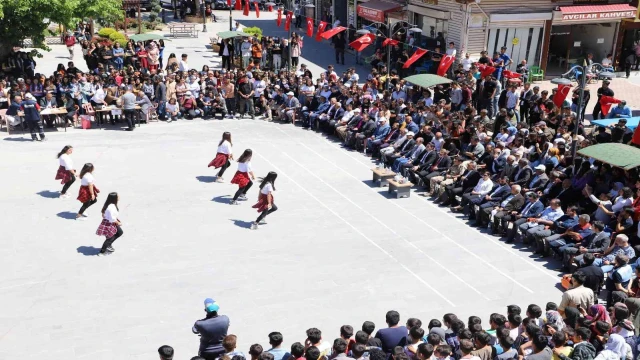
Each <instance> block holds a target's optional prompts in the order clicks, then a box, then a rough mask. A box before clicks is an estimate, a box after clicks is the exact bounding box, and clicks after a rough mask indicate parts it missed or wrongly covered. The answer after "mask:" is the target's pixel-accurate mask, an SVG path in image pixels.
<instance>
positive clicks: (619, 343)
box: [604, 334, 627, 359]
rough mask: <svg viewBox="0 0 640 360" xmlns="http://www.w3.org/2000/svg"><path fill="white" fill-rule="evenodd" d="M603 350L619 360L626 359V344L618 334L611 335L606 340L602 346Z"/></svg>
mask: <svg viewBox="0 0 640 360" xmlns="http://www.w3.org/2000/svg"><path fill="white" fill-rule="evenodd" d="M604 349H605V350H609V351H611V352H613V353H615V354H616V355H618V356H620V359H626V357H627V349H626V342H625V341H624V338H623V337H622V336H620V335H618V334H611V335H610V336H609V340H607V343H606V344H605V345H604Z"/></svg>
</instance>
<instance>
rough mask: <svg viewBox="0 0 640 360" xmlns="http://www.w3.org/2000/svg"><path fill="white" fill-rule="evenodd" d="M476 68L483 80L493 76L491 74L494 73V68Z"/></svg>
mask: <svg viewBox="0 0 640 360" xmlns="http://www.w3.org/2000/svg"><path fill="white" fill-rule="evenodd" d="M476 66H478V70H480V76H481V77H483V78H484V77H487V76H489V75H491V74H493V72H494V71H496V68H494V67H493V66H489V65H483V64H476Z"/></svg>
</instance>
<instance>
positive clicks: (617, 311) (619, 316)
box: [611, 303, 638, 359]
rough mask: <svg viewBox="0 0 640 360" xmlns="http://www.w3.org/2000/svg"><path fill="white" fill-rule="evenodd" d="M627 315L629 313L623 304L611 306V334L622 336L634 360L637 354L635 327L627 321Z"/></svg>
mask: <svg viewBox="0 0 640 360" xmlns="http://www.w3.org/2000/svg"><path fill="white" fill-rule="evenodd" d="M629 314H630V312H629V309H628V308H627V305H625V304H623V303H616V304H615V305H613V314H612V316H613V319H612V320H613V328H612V329H611V333H612V334H617V335H620V336H622V338H623V339H624V341H625V342H626V343H627V344H629V347H630V348H631V350H632V351H633V358H634V359H635V358H636V356H637V352H638V350H637V347H636V338H635V327H634V326H633V323H632V322H631V320H629Z"/></svg>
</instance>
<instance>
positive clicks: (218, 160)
mask: <svg viewBox="0 0 640 360" xmlns="http://www.w3.org/2000/svg"><path fill="white" fill-rule="evenodd" d="M227 160H229V154H223V153H217V154H216V157H215V158H213V160H211V162H210V163H209V166H208V167H212V166H213V167H214V168H216V169H217V168H219V167H222V165H224V164H226V163H227Z"/></svg>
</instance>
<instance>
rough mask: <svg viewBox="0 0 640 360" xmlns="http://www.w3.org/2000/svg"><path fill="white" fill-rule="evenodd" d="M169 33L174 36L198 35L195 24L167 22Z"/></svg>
mask: <svg viewBox="0 0 640 360" xmlns="http://www.w3.org/2000/svg"><path fill="white" fill-rule="evenodd" d="M168 26H169V33H170V34H171V36H173V37H174V38H176V37H179V36H187V37H198V30H196V24H183V23H169V24H168Z"/></svg>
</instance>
